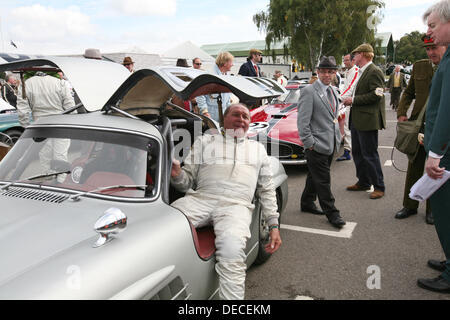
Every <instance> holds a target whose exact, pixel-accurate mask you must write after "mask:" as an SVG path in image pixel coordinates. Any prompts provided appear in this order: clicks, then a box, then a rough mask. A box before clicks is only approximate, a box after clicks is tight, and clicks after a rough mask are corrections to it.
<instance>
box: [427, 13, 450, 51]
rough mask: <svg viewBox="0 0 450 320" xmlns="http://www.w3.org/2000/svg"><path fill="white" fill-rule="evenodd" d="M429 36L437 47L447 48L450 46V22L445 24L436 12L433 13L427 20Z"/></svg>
mask: <svg viewBox="0 0 450 320" xmlns="http://www.w3.org/2000/svg"><path fill="white" fill-rule="evenodd" d="M427 25H428V30H427V35H428V36H430V37H431V38H432V39H433V41H434V43H435V44H436V45H438V46H439V45H440V46H447V45H449V44H450V21H447V22H443V21H442V20H441V19H440V18H439V15H438V14H437V13H436V12H432V13H431V14H430V15H429V16H428V19H427Z"/></svg>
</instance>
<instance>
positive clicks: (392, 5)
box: [384, 0, 436, 9]
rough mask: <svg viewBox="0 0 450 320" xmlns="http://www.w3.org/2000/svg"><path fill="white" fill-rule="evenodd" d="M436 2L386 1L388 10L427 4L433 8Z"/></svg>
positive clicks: (430, 0) (412, 0)
mask: <svg viewBox="0 0 450 320" xmlns="http://www.w3.org/2000/svg"><path fill="white" fill-rule="evenodd" d="M435 2H436V1H435V0H384V3H385V4H386V9H401V8H411V7H415V6H423V5H427V4H428V5H429V6H431V5H432V4H433V3H435Z"/></svg>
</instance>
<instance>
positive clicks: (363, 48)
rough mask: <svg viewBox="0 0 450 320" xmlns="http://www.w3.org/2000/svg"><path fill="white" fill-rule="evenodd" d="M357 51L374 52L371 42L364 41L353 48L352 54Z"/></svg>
mask: <svg viewBox="0 0 450 320" xmlns="http://www.w3.org/2000/svg"><path fill="white" fill-rule="evenodd" d="M357 52H372V53H373V48H372V46H371V45H370V44H368V43H363V44H361V45H359V46H358V47H357V48H356V49H355V50H353V51H352V54H355V53H357Z"/></svg>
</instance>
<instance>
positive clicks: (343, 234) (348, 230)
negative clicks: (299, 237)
mask: <svg viewBox="0 0 450 320" xmlns="http://www.w3.org/2000/svg"><path fill="white" fill-rule="evenodd" d="M356 224H357V223H356V222H347V223H346V225H345V226H344V227H343V228H342V229H340V230H339V231H328V230H322V229H313V228H306V227H299V226H291V225H288V224H281V225H280V227H281V228H282V229H287V230H292V231H299V232H307V233H314V234H321V235H324V236H330V237H336V238H346V239H350V238H351V237H352V234H353V230H355V227H356Z"/></svg>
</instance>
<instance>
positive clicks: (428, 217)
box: [425, 211, 434, 224]
mask: <svg viewBox="0 0 450 320" xmlns="http://www.w3.org/2000/svg"><path fill="white" fill-rule="evenodd" d="M425 222H426V223H428V224H434V218H433V213H432V212H431V211H427V213H425Z"/></svg>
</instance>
